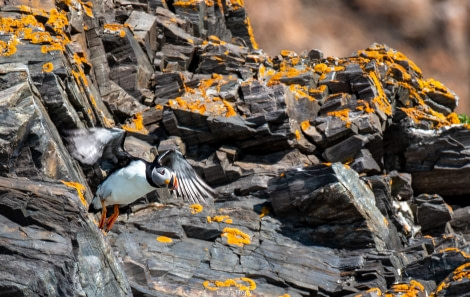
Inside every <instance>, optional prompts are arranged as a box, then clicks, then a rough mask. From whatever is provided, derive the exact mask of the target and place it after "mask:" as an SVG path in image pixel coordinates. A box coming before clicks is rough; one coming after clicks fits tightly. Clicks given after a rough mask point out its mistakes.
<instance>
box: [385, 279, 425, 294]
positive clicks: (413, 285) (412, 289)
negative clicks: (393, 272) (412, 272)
mask: <svg viewBox="0 0 470 297" xmlns="http://www.w3.org/2000/svg"><path fill="white" fill-rule="evenodd" d="M391 289H392V290H393V291H394V292H395V293H404V294H403V295H402V296H410V297H411V296H418V293H422V292H424V286H423V285H422V284H421V283H419V282H418V281H415V280H411V281H410V283H409V284H395V285H392V288H391Z"/></svg>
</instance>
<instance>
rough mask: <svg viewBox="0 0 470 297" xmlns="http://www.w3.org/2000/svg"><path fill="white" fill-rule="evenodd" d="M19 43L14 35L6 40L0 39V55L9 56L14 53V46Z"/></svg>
mask: <svg viewBox="0 0 470 297" xmlns="http://www.w3.org/2000/svg"><path fill="white" fill-rule="evenodd" d="M19 43H20V41H19V39H18V38H17V37H16V36H12V37H11V38H10V40H9V41H8V42H4V41H0V56H5V57H9V56H11V55H14V54H15V53H16V46H17V45H18V44H19Z"/></svg>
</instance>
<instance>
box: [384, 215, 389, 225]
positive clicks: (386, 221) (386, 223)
mask: <svg viewBox="0 0 470 297" xmlns="http://www.w3.org/2000/svg"><path fill="white" fill-rule="evenodd" d="M383 220H384V223H385V225H386V226H387V227H388V224H389V223H388V220H387V218H386V217H384V218H383Z"/></svg>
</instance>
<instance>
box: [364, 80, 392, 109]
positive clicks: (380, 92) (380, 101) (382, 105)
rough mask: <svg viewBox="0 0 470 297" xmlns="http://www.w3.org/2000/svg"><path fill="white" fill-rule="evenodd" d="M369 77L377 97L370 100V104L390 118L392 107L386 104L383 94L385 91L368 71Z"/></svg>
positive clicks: (386, 100)
mask: <svg viewBox="0 0 470 297" xmlns="http://www.w3.org/2000/svg"><path fill="white" fill-rule="evenodd" d="M369 77H370V78H371V80H372V82H373V83H374V86H375V88H376V90H377V93H378V94H377V96H376V97H375V98H374V99H372V102H374V103H375V104H376V106H377V107H378V108H379V109H380V110H381V111H383V112H384V113H385V114H386V115H389V116H391V115H392V106H391V105H390V102H388V99H387V95H386V94H385V91H384V89H383V86H382V83H381V82H380V80H379V79H378V77H377V75H376V74H375V72H373V71H370V72H369Z"/></svg>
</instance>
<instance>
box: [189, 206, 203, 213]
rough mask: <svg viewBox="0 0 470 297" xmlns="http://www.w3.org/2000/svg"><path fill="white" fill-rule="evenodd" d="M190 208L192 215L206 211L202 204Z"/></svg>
mask: <svg viewBox="0 0 470 297" xmlns="http://www.w3.org/2000/svg"><path fill="white" fill-rule="evenodd" d="M189 208H190V209H191V214H197V213H200V212H201V211H202V210H203V209H204V207H203V206H202V205H201V204H191V205H190V206H189Z"/></svg>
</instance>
